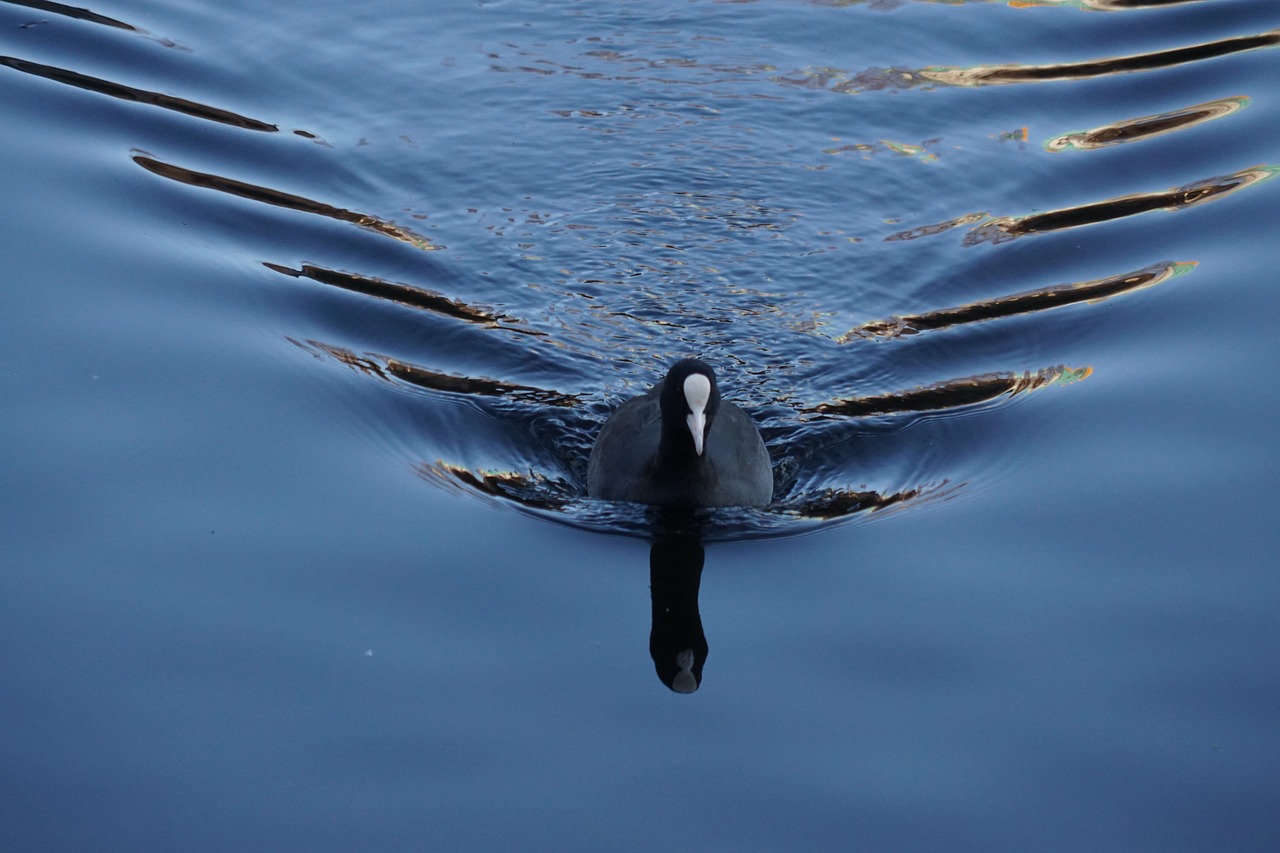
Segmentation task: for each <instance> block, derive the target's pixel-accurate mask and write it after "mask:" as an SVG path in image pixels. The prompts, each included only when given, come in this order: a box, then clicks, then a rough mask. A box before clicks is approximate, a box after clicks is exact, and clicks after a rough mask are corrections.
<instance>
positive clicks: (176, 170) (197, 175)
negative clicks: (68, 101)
mask: <svg viewBox="0 0 1280 853" xmlns="http://www.w3.org/2000/svg"><path fill="white" fill-rule="evenodd" d="M132 159H133V162H135V163H137V164H138V165H139V166H141V167H142V168H144V169H146V170H147V171H148V172H151V173H152V174H153V175H159V176H160V177H162V178H168V179H169V180H171V181H177V182H178V183H180V184H187V185H188V186H193V187H202V188H204V189H210V190H217V191H218V192H224V193H227V194H228V195H233V196H237V197H239V198H246V199H249V200H250V201H260V202H262V203H263V204H270V205H274V206H276V207H285V208H288V209H289V210H296V211H298V212H300V213H313V214H316V215H317V216H327V217H329V218H330V219H337V220H340V221H342V222H350V223H353V224H355V225H359V226H360V227H361V228H368V229H369V230H371V231H376V232H378V233H380V234H385V235H387V236H388V237H394V238H395V239H397V240H401V241H403V242H405V243H409V244H411V245H413V246H416V247H417V248H419V249H423V250H425V251H436V250H438V249H443V248H444V246H440V245H437V244H435V243H432V242H431V241H430V240H428V239H427V238H426V237H423V236H422V235H421V234H415V233H414V232H413V231H410V230H409V229H408V228H402V227H401V226H399V225H396V224H395V223H394V222H388V221H386V220H384V219H379V218H377V217H376V216H370V215H369V214H367V213H358V212H356V211H354V210H347V209H345V208H341V207H334V206H333V205H330V204H325V203H324V202H319V201H313V200H312V199H309V198H306V197H305V196H300V195H293V194H292V193H286V192H281V191H280V190H274V189H271V188H270V187H263V186H259V185H257V184H250V183H246V182H245V181H237V180H236V179H234V178H225V177H222V176H221V175H213V174H210V173H208V172H197V171H195V170H193V169H187V168H184V167H182V166H174V165H172V164H170V163H164V162H161V161H160V160H156V159H154V158H152V157H147V156H145V155H142V154H135V155H134V156H133V158H132Z"/></svg>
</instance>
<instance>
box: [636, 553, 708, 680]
mask: <svg viewBox="0 0 1280 853" xmlns="http://www.w3.org/2000/svg"><path fill="white" fill-rule="evenodd" d="M703 558H704V551H703V548H702V543H701V542H699V541H698V540H697V539H696V538H687V537H676V538H660V539H655V540H654V542H653V544H652V545H651V546H650V548H649V593H650V595H651V597H652V601H653V627H652V628H651V629H650V631H649V655H650V657H652V658H653V667H654V669H655V670H656V671H657V673H658V678H659V679H661V680H662V683H663V684H665V685H667V687H670V688H671V689H672V690H674V691H675V692H676V693H693V692H694V691H695V690H697V689H698V687H699V685H701V684H702V667H703V666H704V665H705V664H706V662H707V635H706V634H705V633H704V632H703V630H702V616H701V615H700V614H699V613H698V587H699V585H700V584H701V582H702V564H703Z"/></svg>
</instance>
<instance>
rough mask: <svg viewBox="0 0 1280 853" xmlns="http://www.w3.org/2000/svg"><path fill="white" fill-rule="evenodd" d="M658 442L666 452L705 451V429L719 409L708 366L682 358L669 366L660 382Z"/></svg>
mask: <svg viewBox="0 0 1280 853" xmlns="http://www.w3.org/2000/svg"><path fill="white" fill-rule="evenodd" d="M659 402H660V404H661V406H662V442H663V444H664V445H667V448H666V449H667V450H668V451H670V452H678V453H681V454H684V453H688V452H690V451H691V452H692V454H693V455H694V456H701V455H702V454H703V453H704V452H705V451H706V440H707V432H708V431H709V430H710V429H711V421H712V420H713V419H714V418H715V416H716V412H717V411H718V410H719V409H720V389H719V388H717V387H716V374H715V371H714V370H712V369H711V365H709V364H707V363H706V362H704V361H699V360H698V359H696V358H685V359H681V360H680V361H677V362H676V363H675V364H673V365H671V369H670V370H668V371H667V378H666V379H665V380H664V381H663V383H662V395H661V397H660V398H659Z"/></svg>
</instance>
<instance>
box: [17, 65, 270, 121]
mask: <svg viewBox="0 0 1280 853" xmlns="http://www.w3.org/2000/svg"><path fill="white" fill-rule="evenodd" d="M0 65H3V66H5V67H8V68H12V69H13V70H14V71H22V72H23V73H26V74H31V75H33V76H35V77H43V78H44V79H46V80H54V81H56V82H58V83H65V84H67V85H68V86H74V87H76V88H77V89H84V90H86V91H89V92H97V93H98V94H100V95H108V96H110V97H112V98H119V99H121V100H124V101H134V102H136V103H139V104H149V105H151V106H153V107H162V108H163V109H166V110H173V111H174V112H178V113H182V114H183V115H188V116H193V117H194V118H200V119H206V120H207V121H215V122H219V123H220V124H229V125H232V126H233V127H239V128H243V129H245V130H260V131H265V132H267V133H275V132H277V131H278V130H279V129H280V128H278V127H276V126H275V125H274V124H268V123H267V122H265V121H258V120H257V119H254V118H249V117H248V116H242V115H238V114H236V113H233V112H231V111H230V110H224V109H220V108H218V107H212V106H209V105H208V104H200V103H196V102H195V101H189V100H187V99H186V98H175V97H173V96H172V95H165V94H161V93H160V92H148V91H147V90H146V89H137V88H135V87H133V86H125V85H124V84H122V83H113V82H111V81H110V80H102V79H99V78H97V77H90V76H89V75H88V74H81V73H79V72H76V71H69V70H67V69H65V68H56V67H54V66H52V65H41V64H40V63H39V62H29V61H27V60H25V59H17V58H16V57H12V56H0Z"/></svg>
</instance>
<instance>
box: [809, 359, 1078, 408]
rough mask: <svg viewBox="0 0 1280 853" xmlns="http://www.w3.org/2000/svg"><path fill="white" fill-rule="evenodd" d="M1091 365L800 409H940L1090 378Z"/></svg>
mask: <svg viewBox="0 0 1280 853" xmlns="http://www.w3.org/2000/svg"><path fill="white" fill-rule="evenodd" d="M1092 373H1093V368H1092V367H1078V368H1074V367H1067V366H1065V365H1059V366H1057V367H1047V368H1045V369H1043V370H1035V371H1029V372H1026V373H984V374H981V375H978V376H967V377H965V378H963V379H952V380H950V381H948V382H942V383H939V384H936V385H924V386H921V387H918V388H912V389H911V390H909V391H900V392H898V393H896V394H879V395H876V396H873V397H848V398H844V399H839V400H832V401H830V402H827V403H821V404H819V405H817V406H813V407H811V408H806V409H800V411H801V412H802V413H804V414H816V415H831V416H838V417H845V418H861V417H869V416H872V415H893V414H901V413H904V412H939V411H944V410H947V409H957V408H960V407H962V406H972V405H974V404H976V403H986V402H989V401H991V400H995V399H997V398H999V397H1012V396H1014V395H1015V394H1021V393H1024V392H1027V391H1034V390H1036V389H1037V388H1044V387H1046V386H1048V385H1067V384H1070V383H1072V382H1078V381H1080V380H1082V379H1086V378H1088V377H1089V376H1090V375H1091V374H1092Z"/></svg>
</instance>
